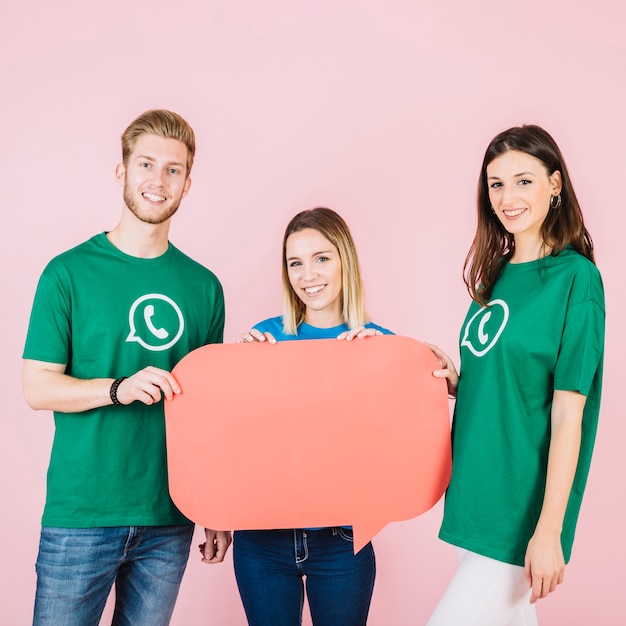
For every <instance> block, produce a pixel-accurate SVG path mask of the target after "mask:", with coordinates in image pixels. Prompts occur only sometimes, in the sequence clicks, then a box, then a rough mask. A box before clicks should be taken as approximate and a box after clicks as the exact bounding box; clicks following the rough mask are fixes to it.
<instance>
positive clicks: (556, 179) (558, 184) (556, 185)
mask: <svg viewBox="0 0 626 626" xmlns="http://www.w3.org/2000/svg"><path fill="white" fill-rule="evenodd" d="M549 179H550V187H551V190H552V195H553V196H558V195H559V194H560V193H561V189H562V188H563V180H562V178H561V172H560V171H559V170H554V172H553V173H552V174H551V175H550V177H549Z"/></svg>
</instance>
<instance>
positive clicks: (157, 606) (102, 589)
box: [33, 524, 194, 626]
mask: <svg viewBox="0 0 626 626" xmlns="http://www.w3.org/2000/svg"><path fill="white" fill-rule="evenodd" d="M193 529H194V526H193V524H186V525H181V526H130V527H129V526H123V527H114V528H51V527H44V528H42V529H41V539H40V542H39V555H38V557H37V593H36V597H35V616H34V620H33V625H34V626H44V625H45V626H91V625H93V626H98V622H99V621H100V617H101V615H102V611H103V610H104V605H105V604H106V601H107V597H108V595H109V592H110V590H111V587H112V585H113V583H115V611H114V615H113V622H112V624H113V625H114V626H167V624H169V623H170V618H171V616H172V612H173V610H174V603H175V602H176V596H177V595H178V589H179V587H180V581H181V579H182V577H183V573H184V571H185V567H186V565H187V559H188V558H189V546H190V544H191V538H192V535H193Z"/></svg>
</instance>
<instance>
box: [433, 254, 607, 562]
mask: <svg viewBox="0 0 626 626" xmlns="http://www.w3.org/2000/svg"><path fill="white" fill-rule="evenodd" d="M489 304H490V306H489V307H488V308H480V307H479V306H478V305H477V304H476V303H472V305H471V306H470V309H469V312H468V314H467V317H466V319H465V323H464V324H463V328H462V330H461V336H460V341H461V379H460V382H459V387H458V393H457V400H456V408H455V413H454V424H453V461H452V478H451V481H450V485H449V488H448V491H447V494H446V501H445V511H444V519H443V524H442V527H441V531H440V534H439V536H440V538H441V539H443V540H444V541H447V542H449V543H452V544H454V545H457V546H460V547H462V548H466V549H468V550H471V551H473V552H477V553H478V554H482V555H484V556H487V557H490V558H493V559H497V560H499V561H504V562H506V563H511V564H514V565H524V556H525V553H526V547H527V545H528V541H529V540H530V538H531V536H532V535H533V533H534V531H535V527H536V523H537V520H538V518H539V514H540V512H541V507H542V504H543V496H544V490H545V480H546V470H547V459H548V447H549V444H550V410H551V406H552V397H553V393H554V390H556V389H559V390H570V391H579V392H580V393H582V394H583V395H585V396H587V401H586V404H585V409H584V415H583V426H582V443H581V449H580V456H579V461H578V467H577V470H576V476H575V479H574V484H573V488H572V491H571V494H570V498H569V502H568V506H567V511H566V515H565V520H564V524H563V531H562V534H561V543H562V546H563V552H564V555H565V560H566V562H567V561H569V558H570V555H571V549H572V543H573V540H574V530H575V527H576V520H577V517H578V512H579V509H580V504H581V500H582V496H583V491H584V488H585V483H586V480H587V475H588V472H589V464H590V462H591V453H592V450H593V444H594V440H595V435H596V428H597V423H598V413H599V407H600V391H601V384H602V361H603V352H604V292H603V287H602V279H601V277H600V273H599V272H598V269H597V268H596V266H595V265H594V264H593V263H591V262H590V261H589V260H587V259H586V258H585V257H583V256H582V255H580V254H578V253H577V252H575V251H574V250H573V249H571V248H568V249H566V250H564V251H563V252H562V253H561V254H559V255H558V256H547V257H544V258H543V259H540V260H537V261H531V262H529V263H520V264H510V263H508V264H506V265H505V267H504V269H503V273H502V275H501V277H500V278H499V279H498V281H497V283H496V285H495V287H494V289H493V294H492V298H491V301H490V303H489Z"/></svg>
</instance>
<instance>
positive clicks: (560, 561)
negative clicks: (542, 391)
mask: <svg viewBox="0 0 626 626" xmlns="http://www.w3.org/2000/svg"><path fill="white" fill-rule="evenodd" d="M586 399H587V398H586V397H585V396H583V395H582V394H580V393H578V392H577V391H560V390H557V391H555V392H554V397H553V400H552V413H551V418H550V419H551V425H552V434H551V437H550V449H549V452H548V470H547V476H546V489H545V494H544V499H543V506H542V508H541V514H540V515H539V520H538V521H537V526H536V528H535V533H534V534H533V536H532V537H531V539H530V541H529V542H528V547H527V549H526V559H525V570H526V579H527V580H528V584H529V585H530V586H531V587H532V594H531V597H530V602H531V604H532V603H535V602H536V601H537V600H538V599H539V598H545V597H546V596H547V595H548V594H549V593H550V592H552V591H554V590H555V589H556V586H557V585H559V584H561V583H562V582H563V576H564V574H565V559H564V558H563V549H562V547H561V530H562V528H563V519H564V518H565V510H566V508H567V502H568V500H569V496H570V491H571V489H572V483H573V481H574V474H575V473H576V465H577V463H578V455H579V452H580V439H581V430H582V421H583V409H584V408H585V401H586Z"/></svg>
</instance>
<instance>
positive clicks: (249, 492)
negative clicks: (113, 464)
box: [165, 335, 451, 552]
mask: <svg viewBox="0 0 626 626" xmlns="http://www.w3.org/2000/svg"><path fill="white" fill-rule="evenodd" d="M439 367H440V365H439V362H438V361H437V359H436V358H435V356H434V355H433V353H432V352H431V351H430V350H429V349H428V348H427V347H426V346H425V345H424V344H422V343H420V342H418V341H415V340H413V339H409V338H408V337H401V336H391V335H390V336H377V337H368V338H366V339H355V340H353V341H350V342H347V341H338V340H336V339H328V340H312V341H285V342H279V343H277V344H275V345H270V344H267V343H253V344H246V345H244V344H213V345H208V346H204V347H202V348H199V349H197V350H194V351H193V352H191V353H190V354H188V355H187V356H186V357H185V358H184V359H182V360H181V361H180V363H178V365H176V367H175V368H174V370H173V374H174V377H175V378H176V379H177V380H178V382H179V383H180V385H181V387H182V394H180V395H178V396H176V397H175V398H174V399H173V400H171V401H166V402H165V419H166V428H167V455H168V467H169V486H170V493H171V496H172V499H173V500H174V502H175V503H176V505H177V506H178V508H179V509H180V510H181V511H182V512H183V513H184V514H185V515H186V516H187V517H189V518H190V519H191V520H193V521H195V522H197V523H198V524H201V525H202V526H204V527H206V528H213V529H219V530H244V529H257V530H259V529H273V528H316V527H326V526H349V525H352V526H353V532H354V551H355V552H358V550H360V549H361V548H362V547H363V546H364V545H366V544H367V542H368V541H369V540H370V539H371V538H372V537H373V536H374V535H376V533H378V532H379V531H380V530H381V529H382V528H383V527H384V526H386V525H387V524H388V523H389V522H391V521H397V520H406V519H410V518H412V517H416V516H417V515H420V514H421V513H424V512H425V511H427V510H428V509H430V508H431V507H432V506H433V505H434V504H435V503H436V502H437V501H438V500H439V498H440V497H441V496H442V494H443V492H444V490H445V488H446V487H447V485H448V481H449V478H450V470H451V449H450V448H451V446H450V420H449V411H448V398H447V390H446V389H447V388H446V382H445V380H442V379H437V378H434V377H433V375H432V372H433V370H435V369H438V368H439Z"/></svg>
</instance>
